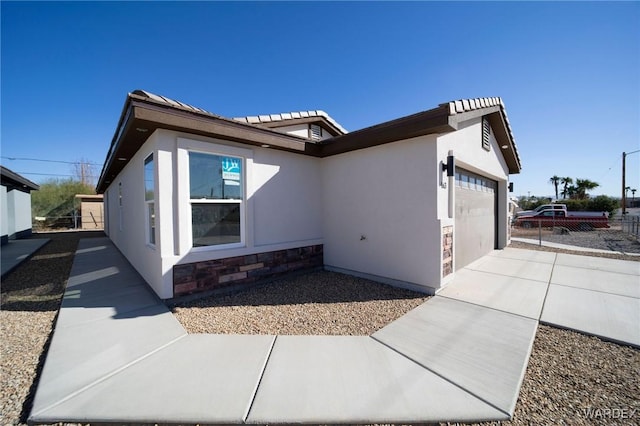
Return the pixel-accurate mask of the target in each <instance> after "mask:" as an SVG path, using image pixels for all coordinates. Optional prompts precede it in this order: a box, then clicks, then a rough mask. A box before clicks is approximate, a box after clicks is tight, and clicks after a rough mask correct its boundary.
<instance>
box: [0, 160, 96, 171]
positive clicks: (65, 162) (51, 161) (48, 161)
mask: <svg viewBox="0 0 640 426" xmlns="http://www.w3.org/2000/svg"><path fill="white" fill-rule="evenodd" d="M0 158H4V159H6V160H11V161H14V160H18V161H42V162H46V163H62V164H88V165H90V166H101V165H102V164H99V163H88V162H84V161H62V160H45V159H41V158H20V157H7V156H4V155H2V156H0ZM32 174H33V173H32Z"/></svg>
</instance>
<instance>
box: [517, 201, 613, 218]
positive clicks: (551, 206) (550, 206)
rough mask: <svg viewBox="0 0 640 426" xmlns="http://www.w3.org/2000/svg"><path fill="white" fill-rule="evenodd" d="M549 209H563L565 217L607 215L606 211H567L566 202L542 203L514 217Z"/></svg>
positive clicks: (535, 213)
mask: <svg viewBox="0 0 640 426" xmlns="http://www.w3.org/2000/svg"><path fill="white" fill-rule="evenodd" d="M549 210H561V211H564V212H565V214H566V216H567V217H571V216H593V217H601V216H605V217H609V213H608V212H570V211H567V205H566V204H543V205H541V206H538V207H536V208H535V209H533V210H522V211H520V212H517V213H516V217H522V216H535V215H537V214H538V213H540V212H544V211H549Z"/></svg>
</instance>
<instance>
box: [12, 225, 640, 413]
mask: <svg viewBox="0 0 640 426" xmlns="http://www.w3.org/2000/svg"><path fill="white" fill-rule="evenodd" d="M92 234H95V235H102V234H97V233H91V234H88V233H58V234H50V235H45V237H48V238H51V239H52V241H51V242H50V243H49V244H47V245H46V246H44V247H43V248H41V249H40V250H39V251H38V252H37V253H36V254H35V255H34V256H33V257H32V258H31V259H30V260H28V261H26V262H24V263H23V264H22V265H21V266H19V267H18V268H17V269H16V270H14V271H13V272H12V273H10V274H9V275H8V276H7V277H6V279H3V281H2V295H1V297H2V299H1V301H2V306H1V309H2V311H1V312H0V351H1V352H0V374H1V376H0V380H1V386H0V424H2V425H14V424H24V423H25V421H26V417H27V415H28V413H29V410H30V403H31V398H32V392H33V390H34V387H33V384H34V379H35V378H37V375H38V372H39V369H40V368H41V367H42V362H43V360H44V353H45V352H44V351H43V348H45V349H44V350H45V351H46V346H47V341H48V339H49V335H50V333H51V328H52V324H53V323H54V321H55V316H56V313H57V309H58V307H59V304H60V298H61V295H62V292H63V289H64V285H65V284H66V281H67V279H68V276H69V271H70V268H71V263H72V261H73V253H74V251H75V248H76V246H77V241H78V239H79V238H86V237H90V236H93V235H92ZM36 237H38V236H36ZM40 237H42V235H41V236H40ZM513 247H521V248H527V249H535V250H545V251H555V252H570V251H566V250H558V249H551V248H547V247H538V246H535V245H528V244H522V243H514V244H513ZM575 254H582V255H584V254H585V253H581V252H575ZM589 255H592V254H589ZM593 255H596V254H593ZM602 256H603V257H605V256H606V257H615V258H621V259H631V260H636V261H640V259H639V258H638V257H629V256H625V255H621V254H611V255H609V254H607V255H602ZM424 300H426V297H425V295H422V294H419V293H414V292H411V291H407V290H401V289H395V288H390V287H387V286H384V285H380V284H377V283H373V282H370V281H367V280H362V279H358V278H353V277H349V276H344V275H341V274H335V273H331V272H325V271H319V272H314V273H311V274H307V275H301V276H298V277H293V278H290V279H286V280H284V279H283V280H279V281H276V282H273V283H271V284H269V285H265V286H262V287H257V288H254V289H251V290H249V291H247V292H244V293H238V294H235V295H232V296H224V297H218V298H207V299H201V300H199V301H193V302H189V303H183V304H178V305H176V306H174V311H175V315H176V317H178V319H179V320H180V321H181V322H182V323H183V324H184V325H185V327H186V328H187V330H188V331H189V332H190V333H202V332H207V333H230V332H234V333H252V334H254V333H255V334H259V333H269V334H273V333H277V334H350V335H367V334H370V333H372V332H373V331H375V330H377V329H378V328H380V327H382V326H384V325H385V324H386V323H388V322H390V321H392V320H393V319H395V318H397V317H399V316H401V315H403V314H404V313H405V312H406V311H408V310H410V309H412V308H413V307H415V306H417V305H419V304H421V303H423V302H424ZM639 372H640V350H638V349H635V348H631V347H627V346H623V345H618V344H615V343H610V342H606V341H603V340H601V339H599V338H596V337H590V336H585V335H582V334H579V333H575V332H572V331H567V330H560V329H555V328H552V327H547V326H540V327H539V328H538V333H537V335H536V340H535V342H534V345H533V351H532V354H531V358H530V360H529V365H528V368H527V371H526V374H525V377H524V381H523V384H522V389H521V391H520V396H519V399H518V402H517V405H516V411H515V415H514V418H513V420H511V421H508V422H495V423H484V424H487V425H488V424H505V425H525V424H527V425H529V424H578V425H582V424H584V425H587V424H638V423H639V422H640V374H639ZM633 410H636V411H635V412H634V411H633ZM632 413H633V414H632ZM631 415H633V417H632V418H629V417H630V416H631Z"/></svg>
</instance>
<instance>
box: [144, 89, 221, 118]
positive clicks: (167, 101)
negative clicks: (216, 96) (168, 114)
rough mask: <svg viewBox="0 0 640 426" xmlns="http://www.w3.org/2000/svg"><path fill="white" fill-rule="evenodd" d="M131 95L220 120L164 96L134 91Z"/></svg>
mask: <svg viewBox="0 0 640 426" xmlns="http://www.w3.org/2000/svg"><path fill="white" fill-rule="evenodd" d="M131 94H132V95H138V96H144V97H146V98H148V99H151V100H154V101H156V102H160V103H163V104H168V105H171V106H173V107H176V108H180V109H183V110H186V111H191V112H199V113H201V114H207V115H211V116H213V117H219V118H222V117H220V116H219V115H216V114H214V113H212V112H209V111H207V110H204V109H202V108H198V107H194V106H191V105H189V104H185V103H182V102H179V101H176V100H174V99H170V98H167V97H165V96H160V95H155V94H153V93H151V92H147V91H146V90H134V91H133V92H131Z"/></svg>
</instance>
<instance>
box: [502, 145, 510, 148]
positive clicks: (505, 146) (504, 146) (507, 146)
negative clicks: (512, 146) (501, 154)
mask: <svg viewBox="0 0 640 426" xmlns="http://www.w3.org/2000/svg"><path fill="white" fill-rule="evenodd" d="M500 148H502V149H507V148H509V145H502V146H501V147H500Z"/></svg>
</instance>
